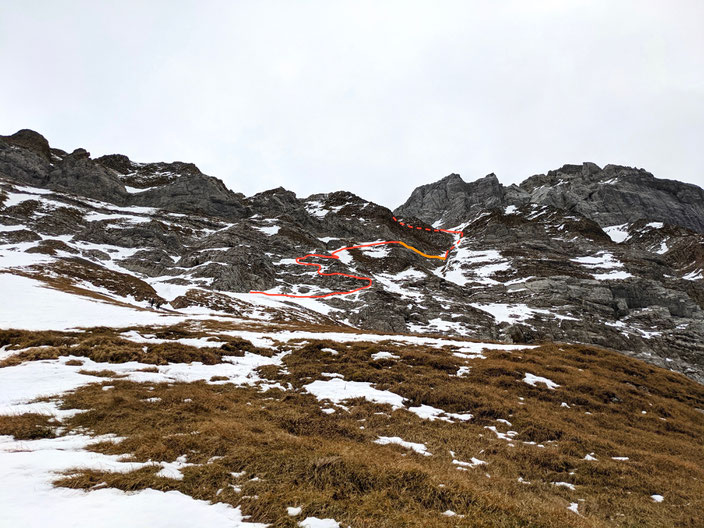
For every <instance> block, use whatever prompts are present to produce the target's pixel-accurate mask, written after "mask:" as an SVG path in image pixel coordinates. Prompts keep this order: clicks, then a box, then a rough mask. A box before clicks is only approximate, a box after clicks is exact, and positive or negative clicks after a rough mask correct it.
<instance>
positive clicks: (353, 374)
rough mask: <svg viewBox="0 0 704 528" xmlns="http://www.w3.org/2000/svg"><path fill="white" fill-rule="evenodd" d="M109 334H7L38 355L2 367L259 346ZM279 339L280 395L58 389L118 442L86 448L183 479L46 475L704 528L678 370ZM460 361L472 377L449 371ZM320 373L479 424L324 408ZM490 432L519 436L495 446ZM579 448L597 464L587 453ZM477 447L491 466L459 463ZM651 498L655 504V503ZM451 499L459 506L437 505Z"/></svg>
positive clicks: (266, 508) (350, 514)
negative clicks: (313, 391) (177, 467)
mask: <svg viewBox="0 0 704 528" xmlns="http://www.w3.org/2000/svg"><path fill="white" fill-rule="evenodd" d="M111 332H112V331H110V330H107V329H93V330H91V331H88V332H86V333H85V334H68V333H57V332H47V333H34V334H33V335H31V336H30V335H27V333H23V332H14V333H13V332H5V333H2V334H0V346H1V345H3V344H4V345H7V344H11V345H12V347H16V348H28V347H34V348H30V349H29V350H25V351H24V352H21V353H20V356H21V359H20V360H13V358H12V357H11V358H9V359H8V360H6V362H5V364H4V365H5V366H7V365H10V364H14V363H17V362H18V361H27V360H31V359H42V358H46V357H56V356H57V355H61V354H65V353H66V354H68V353H70V354H71V355H76V356H85V357H90V358H98V359H99V360H101V361H122V360H125V361H126V360H128V359H126V358H131V359H134V358H135V357H139V360H140V361H142V362H144V363H150V362H151V363H154V364H158V363H159V362H161V361H188V360H189V358H192V357H194V356H193V354H196V353H198V354H201V356H199V359H197V360H198V361H203V360H204V359H205V358H208V357H212V358H213V361H215V363H217V362H218V361H219V358H221V357H222V355H232V354H233V353H239V352H241V353H243V351H244V350H248V351H253V352H259V351H258V350H257V349H256V347H254V346H253V345H251V343H249V342H246V341H239V342H237V341H233V342H232V343H230V344H229V345H228V346H229V347H230V348H231V349H232V351H228V350H223V349H222V348H212V349H211V348H204V349H193V347H186V348H181V345H178V344H176V343H175V344H168V343H167V344H164V345H162V346H161V347H158V348H149V347H148V352H147V353H144V352H142V349H141V347H142V346H143V344H141V343H140V344H139V346H137V348H136V349H134V348H133V345H131V344H130V343H129V342H124V340H123V339H122V338H120V337H119V336H118V335H117V334H115V333H111ZM151 333H152V334H155V333H156V334H158V333H160V335H161V336H162V338H164V339H174V338H180V337H189V336H190V337H192V336H193V335H194V334H193V329H192V328H187V327H185V326H180V327H172V328H169V329H163V330H160V331H155V330H152V331H151ZM38 346H44V347H45V348H36V347H38ZM287 348H289V349H293V351H292V352H291V354H289V355H288V356H286V357H285V358H284V364H283V365H281V366H280V367H277V366H271V365H269V366H266V367H262V368H260V369H259V374H260V376H262V377H263V378H266V379H267V380H269V381H277V382H279V383H281V384H282V385H283V386H288V384H290V385H291V386H292V389H291V390H287V391H280V390H278V389H271V390H269V391H261V390H259V389H258V388H257V387H238V386H235V385H232V384H218V385H211V384H208V383H206V382H197V383H174V384H139V383H134V382H130V381H125V380H122V379H119V378H115V377H114V376H112V374H113V373H111V372H110V371H109V370H108V371H103V372H100V373H98V375H101V376H108V377H109V379H106V381H105V382H104V383H97V384H92V385H88V386H85V387H82V388H80V389H78V390H76V391H75V392H74V393H71V394H68V395H66V396H65V397H64V398H63V401H62V404H61V405H62V407H63V408H65V409H80V410H84V411H85V412H83V413H79V414H77V415H75V416H73V417H72V418H69V419H67V420H66V422H65V423H64V424H63V425H64V427H66V428H67V431H71V430H75V431H84V430H90V431H92V432H93V433H95V434H107V433H112V434H115V435H117V436H119V437H124V440H123V441H121V442H119V443H113V442H106V443H101V444H97V445H95V446H94V449H95V450H98V451H101V452H106V453H113V454H121V455H129V456H130V457H132V458H133V459H134V460H136V461H141V462H147V461H157V462H158V461H168V462H171V461H174V460H176V459H177V458H178V457H180V456H183V455H185V456H186V457H187V462H188V463H189V464H193V465H188V466H187V467H185V468H183V469H182V473H183V479H182V480H175V479H169V478H165V477H162V476H158V475H157V472H158V470H159V469H160V468H159V466H154V465H148V466H146V467H144V468H142V469H139V470H137V471H133V472H131V473H126V474H113V473H106V472H100V471H76V472H73V473H71V474H68V475H66V476H65V477H64V478H62V479H60V480H59V481H58V482H57V484H58V485H60V486H67V487H72V488H83V489H89V488H92V487H94V486H103V485H104V484H103V483H106V484H107V485H108V486H112V487H116V488H119V489H123V490H138V489H143V488H147V487H150V488H155V489H161V490H171V489H176V490H180V491H182V492H183V493H186V494H188V495H190V496H192V497H195V498H198V499H205V500H209V501H214V502H216V501H221V502H226V503H229V504H232V505H241V506H242V510H243V512H244V513H245V514H247V515H251V516H252V520H256V521H262V522H268V523H272V526H274V527H294V526H296V521H297V520H300V518H291V517H289V516H288V515H287V513H286V507H287V506H301V507H302V508H303V513H302V517H303V516H317V517H333V518H335V519H337V520H338V521H339V522H340V523H341V524H342V525H344V526H347V525H348V524H349V525H351V526H353V527H370V528H371V527H375V528H376V527H400V526H416V527H421V526H422V527H445V526H480V527H482V526H487V527H488V526H505V527H508V526H540V527H555V528H557V527H587V526H589V527H594V526H596V527H600V526H653V527H656V526H657V527H663V526H701V525H702V517H701V512H702V511H704V450H703V449H702V438H704V413H703V412H702V409H704V387H702V386H700V385H697V384H696V383H694V382H692V381H690V380H688V379H687V378H685V377H683V376H681V375H678V374H675V373H672V372H669V371H666V370H663V369H659V368H656V367H652V366H649V365H647V364H645V363H643V362H640V361H637V360H634V359H630V358H627V357H624V356H622V355H619V354H616V353H612V352H609V351H606V350H601V349H598V348H594V347H587V346H564V345H562V346H561V345H556V344H547V345H543V346H541V347H539V348H535V349H531V350H524V351H519V352H512V353H510V352H503V351H486V352H485V355H486V359H465V358H462V357H458V356H455V355H453V353H452V352H453V350H452V349H451V348H444V349H434V348H429V347H423V346H400V345H398V344H393V343H390V342H387V343H381V344H370V343H339V342H333V341H310V340H308V341H300V342H299V343H297V344H291V343H289V345H288V346H287ZM186 349H188V350H186ZM91 350H93V351H91ZM331 350H333V351H335V352H337V354H334V353H332V352H331ZM381 350H384V351H388V352H391V353H393V354H394V355H396V356H398V358H397V359H379V360H373V359H372V358H371V354H373V353H375V352H378V351H381ZM77 351H78V352H77ZM233 351H234V352H233ZM269 353H271V351H269ZM140 354H146V355H145V356H144V357H146V358H150V360H151V361H147V360H145V359H144V357H140ZM211 354H212V356H211ZM100 358H102V359H100ZM105 358H107V359H105ZM190 360H194V359H190ZM77 361H78V360H77ZM8 362H9V363H8ZM460 367H469V371H468V372H466V373H464V374H463V375H461V376H457V372H458V369H459V368H460ZM145 368H149V367H147V366H145ZM323 373H337V374H340V375H342V376H344V378H345V379H346V380H348V381H363V382H371V383H373V384H374V386H375V387H376V388H377V389H380V390H389V391H392V392H394V393H397V394H399V395H401V396H403V397H404V398H405V399H406V402H407V406H418V405H430V406H433V407H437V408H440V409H442V410H444V411H446V412H456V413H467V412H469V413H472V414H473V415H474V418H473V419H472V420H470V421H468V422H460V421H457V420H455V421H454V422H452V423H450V422H446V421H442V420H435V421H429V420H424V419H421V418H419V417H418V416H417V415H416V414H413V413H411V412H409V411H408V410H407V409H398V410H393V409H392V408H391V407H389V406H386V405H379V404H374V403H370V402H368V401H366V400H363V399H356V400H350V401H347V402H345V404H344V405H345V407H346V409H345V408H342V407H339V406H337V407H335V406H333V405H330V404H327V403H321V402H319V401H317V400H316V399H315V398H314V397H313V396H312V395H310V394H308V393H306V392H305V390H304V386H305V385H306V384H308V383H310V382H312V381H314V380H324V379H329V377H326V376H324V375H323ZM526 373H531V374H534V375H536V376H543V377H546V378H549V379H550V380H552V381H554V382H555V383H557V384H559V387H557V388H556V389H554V390H550V389H548V388H546V387H545V386H543V385H540V384H539V385H538V386H537V387H533V386H531V385H529V384H527V383H525V382H523V378H524V376H525V374H526ZM93 374H94V375H95V374H96V373H93ZM217 379H220V377H219V376H215V378H214V379H213V381H217ZM104 385H111V386H112V387H113V388H111V389H109V390H103V389H102V386H104ZM323 409H326V410H327V411H328V412H323ZM329 409H334V412H332V413H329V412H330V411H329ZM328 413H329V414H328ZM46 420H47V419H45V418H43V417H38V416H34V415H25V416H20V417H6V418H4V419H3V420H2V421H0V434H3V433H4V434H13V435H15V436H17V437H18V438H21V437H23V436H24V437H32V436H31V435H40V436H38V437H41V435H42V434H53V431H54V428H53V427H52V424H51V423H50V422H48V421H46ZM507 422H509V423H510V425H509V423H507ZM489 427H491V428H494V427H495V428H496V431H497V432H498V433H501V434H509V433H508V431H515V433H510V436H509V437H508V439H502V438H499V437H498V435H497V434H496V433H495V432H494V431H493V430H491V429H488V428H489ZM47 431H48V433H47ZM380 436H387V437H394V436H398V437H401V438H402V439H403V440H405V441H409V442H416V443H422V444H424V445H425V446H426V448H427V450H428V451H429V452H430V453H432V456H423V455H421V454H417V453H414V452H413V451H410V450H407V449H404V448H402V447H400V446H397V445H379V444H376V443H374V440H376V439H378V437H380ZM541 446H542V447H541ZM451 452H452V453H454V455H453V454H451ZM588 454H592V455H591V456H593V457H594V458H596V459H597V460H585V456H586V455H588ZM612 457H628V460H614V459H613V458H612ZM472 458H476V459H479V460H481V461H484V462H485V464H477V465H476V466H475V467H469V466H466V465H465V466H460V465H458V464H457V463H453V460H457V461H462V462H466V463H469V462H471V461H472ZM460 468H461V469H460ZM462 469H464V470H462ZM555 482H567V483H570V484H572V485H574V486H575V489H574V490H571V489H569V488H568V487H564V486H557V485H555V484H553V483H555ZM653 494H661V495H664V496H665V501H664V502H662V503H655V502H654V501H653V500H652V499H651V498H650V496H651V495H653ZM570 503H578V511H579V514H576V513H573V512H572V511H569V510H568V509H567V507H568V506H569V504H570ZM447 510H451V511H453V512H455V513H456V514H458V515H457V516H453V517H450V516H446V515H444V514H443V513H444V512H446V511H447ZM302 517H301V518H302Z"/></svg>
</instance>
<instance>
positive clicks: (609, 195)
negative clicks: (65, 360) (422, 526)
mask: <svg viewBox="0 0 704 528" xmlns="http://www.w3.org/2000/svg"><path fill="white" fill-rule="evenodd" d="M443 230H446V231H458V232H459V231H461V232H463V236H462V238H461V239H460V238H459V236H458V235H457V234H453V233H451V232H450V233H448V232H446V231H443ZM389 241H391V242H403V245H402V244H400V243H393V244H382V242H389ZM455 245H456V248H455V249H453V250H452V251H450V252H449V255H448V257H447V259H444V260H443V259H441V258H428V256H440V255H444V254H445V252H446V251H447V250H448V249H449V248H451V247H453V246H455ZM354 246H365V247H354ZM408 246H410V247H411V248H413V249H414V250H410V249H409V248H408ZM341 248H351V249H348V250H345V251H341V252H340V251H339V250H340V249H341ZM333 253H334V255H333ZM306 255H309V256H308V257H306V258H305V259H302V258H301V257H305V256H306ZM297 259H300V262H299V261H297ZM301 264H319V265H320V266H321V270H322V271H323V272H324V273H327V274H328V275H320V274H318V273H317V268H316V266H315V265H301ZM0 272H5V273H11V274H15V275H21V276H23V277H27V278H31V279H33V280H38V281H42V282H43V283H46V284H48V285H50V286H52V287H59V286H60V287H62V288H70V291H71V292H72V293H74V294H76V295H90V296H96V295H98V296H100V298H101V299H102V300H104V301H105V302H114V303H121V304H123V305H130V306H136V307H139V308H140V309H142V310H151V309H152V307H151V304H153V301H157V304H161V305H162V306H163V309H162V311H164V310H168V311H169V313H181V314H191V313H194V314H195V313H206V312H207V313H210V314H216V315H219V316H222V317H237V318H243V319H246V318H255V319H262V318H269V319H271V320H273V321H297V322H302V323H304V322H315V323H322V324H329V325H336V326H338V327H345V326H348V327H349V326H353V327H358V328H363V329H370V330H376V331H381V332H401V333H426V334H451V335H460V336H466V337H471V338H481V339H492V340H499V341H504V342H509V343H534V342H542V341H564V342H582V343H590V344H595V345H601V346H604V347H608V348H612V349H616V350H619V351H621V352H623V353H626V354H629V355H633V356H636V357H639V358H642V359H645V360H647V361H650V362H652V363H655V364H658V365H661V366H665V367H667V368H670V369H673V370H677V371H680V372H683V373H685V374H686V375H688V376H690V377H692V378H693V379H695V380H698V381H700V382H703V381H704V311H703V308H704V280H703V274H704V191H703V190H702V189H701V188H699V187H696V186H694V185H688V184H684V183H680V182H676V181H667V180H660V179H657V178H655V177H653V176H652V175H651V174H649V173H647V172H645V171H643V170H639V169H632V168H628V167H620V166H615V165H607V166H606V167H604V169H600V168H599V167H598V166H596V165H594V164H592V163H585V164H583V165H565V166H563V167H562V168H561V169H558V170H556V171H551V172H549V173H548V174H547V175H538V176H532V177H530V178H528V179H527V180H525V181H524V182H523V183H521V184H520V185H511V186H503V185H501V183H500V182H499V181H498V179H497V178H496V176H494V175H489V176H486V177H485V178H482V179H479V180H477V181H474V182H469V183H467V182H465V181H463V180H462V178H461V177H460V176H458V175H456V174H453V175H450V176H448V177H446V178H443V179H442V180H440V181H438V182H436V183H433V184H430V185H424V186H422V187H419V188H417V189H416V190H414V191H413V193H412V194H411V196H410V198H409V199H408V201H407V202H406V203H405V204H404V205H402V206H401V207H399V208H398V209H396V210H395V211H394V212H392V211H390V210H389V209H387V208H385V207H382V206H379V205H377V204H374V203H372V202H369V201H366V200H364V199H362V198H360V197H358V196H355V195H353V194H351V193H348V192H344V191H340V192H333V193H328V194H319V195H313V196H309V197H307V198H299V197H297V196H296V195H295V194H294V193H292V192H290V191H287V190H285V189H282V188H279V189H273V190H270V191H266V192H262V193H259V194H256V195H254V196H250V197H245V196H243V195H242V194H239V193H235V192H232V191H230V190H229V189H227V187H226V186H225V185H224V184H223V183H222V182H221V181H220V180H218V179H216V178H213V177H210V176H206V175H204V174H202V173H201V172H200V170H198V168H197V167H196V166H195V165H193V164H190V163H182V162H174V163H146V164H145V163H136V162H133V161H131V160H130V159H129V158H127V157H126V156H123V155H110V156H102V157H100V158H96V159H92V158H91V157H90V155H89V153H88V152H86V151H85V150H83V149H76V150H74V151H73V152H71V153H70V154H69V153H67V152H64V151H63V150H60V149H56V148H51V147H50V145H49V143H48V142H47V141H46V139H45V138H43V137H42V136H41V135H40V134H38V133H36V132H32V131H28V130H23V131H20V132H18V133H16V134H13V135H11V136H3V137H0ZM331 274H338V275H331ZM369 280H371V287H369V288H365V289H361V290H360V291H357V292H356V293H352V294H349V295H329V296H327V297H322V296H325V295H328V294H330V293H335V292H346V291H352V290H355V289H359V288H360V287H362V286H365V285H368V284H369V282H368V281H369ZM252 291H258V292H264V293H268V294H287V295H292V296H297V297H283V296H272V295H264V294H261V293H250V292H252ZM315 296H318V297H315ZM150 301H151V302H150Z"/></svg>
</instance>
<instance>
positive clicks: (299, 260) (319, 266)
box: [249, 216, 464, 299]
mask: <svg viewBox="0 0 704 528" xmlns="http://www.w3.org/2000/svg"><path fill="white" fill-rule="evenodd" d="M393 219H394V221H396V222H398V224H399V225H402V226H404V227H407V228H409V229H420V230H423V229H424V230H425V231H433V232H434V233H452V234H455V235H459V236H458V237H457V240H456V241H455V243H454V244H453V245H452V246H451V247H450V248H449V249H448V250H447V251H445V254H444V255H426V254H425V253H423V252H422V251H420V250H418V249H416V248H414V247H413V246H409V245H408V244H406V243H405V242H402V241H401V240H389V241H386V242H371V243H369V244H360V245H358V246H347V247H342V248H340V249H336V250H335V251H333V252H332V253H331V254H330V255H320V254H318V253H308V254H307V255H304V256H302V257H298V258H297V259H296V264H300V265H301V266H314V267H316V268H317V270H316V273H317V274H318V275H322V276H323V277H332V276H335V275H337V276H340V277H349V278H351V279H357V280H361V281H367V284H365V285H364V286H360V287H359V288H355V289H354V290H350V291H340V292H330V293H324V294H322V295H294V294H290V293H268V292H263V291H250V292H249V293H258V294H261V295H267V296H269V297H294V298H297V299H321V298H323V297H332V296H333V295H349V294H350V293H356V292H358V291H361V290H366V289H367V288H371V287H372V282H373V281H372V279H371V277H360V276H358V275H350V274H348V273H323V271H322V269H323V265H322V264H318V263H316V262H302V261H303V260H305V259H307V258H308V257H318V258H324V259H335V260H339V259H340V257H338V256H337V254H338V253H340V252H341V251H349V250H350V249H359V248H366V247H374V246H384V245H386V244H399V245H401V246H403V247H405V248H407V249H410V250H411V251H415V252H416V253H418V254H419V255H421V256H423V257H426V258H432V259H440V260H446V259H447V257H448V256H449V255H450V251H452V250H453V249H455V248H456V247H457V246H458V245H459V243H460V241H461V240H462V237H463V236H464V231H452V230H450V229H431V228H429V227H425V228H424V227H419V226H412V225H410V224H406V223H404V222H401V221H400V220H398V219H397V218H396V217H395V216H394V217H393Z"/></svg>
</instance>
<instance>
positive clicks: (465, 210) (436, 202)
mask: <svg viewBox="0 0 704 528" xmlns="http://www.w3.org/2000/svg"><path fill="white" fill-rule="evenodd" d="M505 204H506V196H505V190H504V187H503V186H502V185H501V184H500V183H499V180H498V178H497V177H496V175H494V174H489V175H488V176H485V177H484V178H481V179H479V180H476V181H473V182H471V183H467V182H465V181H464V180H463V179H462V178H461V177H460V175H459V174H450V175H449V176H446V177H444V178H443V179H442V180H440V181H437V182H435V183H431V184H428V185H422V186H420V187H418V188H416V189H415V190H414V191H413V193H412V194H411V196H410V198H409V199H408V200H407V201H406V203H404V204H403V205H401V206H400V207H398V208H397V209H396V210H395V211H394V213H395V214H396V215H398V216H404V217H414V218H419V219H420V220H423V221H424V222H426V223H428V224H437V223H439V224H441V225H443V226H454V225H457V224H459V223H461V222H462V220H463V219H466V218H468V217H469V216H471V215H472V214H474V213H476V212H477V211H480V210H484V209H492V208H500V207H503V206H504V205H505Z"/></svg>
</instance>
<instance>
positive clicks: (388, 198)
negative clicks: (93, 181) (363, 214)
mask: <svg viewBox="0 0 704 528" xmlns="http://www.w3.org/2000/svg"><path fill="white" fill-rule="evenodd" d="M702 21H704V2H702V1H700V0H693V1H661V2H652V1H646V0H636V1H632V2H631V1H618V0H608V1H585V2H579V1H574V2H571V1H566V0H555V1H536V2H531V1H528V0H518V1H500V2H471V1H460V2H451V1H427V2H415V1H410V0H402V1H399V2H392V1H378V0H377V1H370V2H365V1H354V2H343V1H335V0H325V1H320V2H317V1H298V2H295V1H291V0H286V1H281V2H276V1H265V0H256V1H251V2H249V1H246V2H245V1H242V2H234V1H222V2H216V1H212V2H209V1H207V0H199V1H194V2H187V1H175V0H170V1H165V2H157V1H149V2H143V1H139V2H130V1H124V0H122V1H115V2H96V1H94V0H92V1H88V2H79V1H70V2H69V1H58V0H51V1H45V2H41V1H27V2H9V1H3V2H2V4H0V65H1V66H0V68H1V69H0V72H1V73H0V77H1V80H0V101H1V102H2V103H1V104H0V134H10V133H13V132H15V131H16V130H18V129H20V128H32V129H34V130H37V131H39V132H41V133H42V134H44V136H46V137H47V139H49V141H50V143H51V144H52V146H56V147H59V148H63V149H65V150H69V151H70V150H73V149H74V148H77V147H84V148H86V149H88V150H89V151H90V152H91V154H92V155H93V156H99V155H102V154H109V153H115V152H119V153H123V154H127V155H128V156H129V157H130V158H131V159H133V160H136V161H173V160H180V161H192V162H194V163H196V164H197V165H198V166H199V167H200V168H201V170H202V171H204V172H205V173H207V174H210V175H213V176H217V177H219V178H222V179H223V180H224V181H225V182H226V183H227V185H228V186H229V187H230V188H232V189H233V190H235V191H240V192H244V193H245V194H247V195H250V194H253V193H255V192H259V191H262V190H265V189H269V188H272V187H278V186H284V187H286V188H287V189H290V190H293V191H294V192H296V194H298V195H299V196H307V195H309V194H312V193H315V192H329V191H334V190H340V189H345V190H349V191H352V192H354V193H356V194H359V195H361V196H363V197H364V198H367V199H371V200H374V201H376V202H378V203H381V204H383V205H386V206H389V207H395V206H397V205H399V204H400V203H402V202H404V201H405V199H406V198H407V197H408V195H409V194H410V192H411V191H412V190H413V188H415V187H416V186H418V185H421V184H424V183H429V182H432V181H435V180H437V179H439V178H441V177H443V176H445V175H447V174H450V173H452V172H457V173H460V174H461V175H462V176H463V178H464V179H465V180H467V181H470V180H474V179H476V178H479V177H482V176H484V175H486V174H488V173H490V172H494V173H496V174H497V176H498V177H499V179H500V180H501V181H502V182H503V183H506V184H508V183H513V182H519V181H521V180H523V179H524V178H526V177H528V176H530V175H532V174H537V173H543V172H546V171H548V170H550V169H554V168H558V167H560V166H561V165H563V164H565V163H580V162H582V161H594V162H596V163H597V164H599V165H602V166H603V165H605V164H607V163H617V164H624V165H630V166H636V167H643V168H646V169H648V170H649V171H650V172H652V173H653V174H655V176H657V177H661V178H671V179H678V180H682V181H689V182H693V183H697V184H698V185H703V184H704V144H703V143H704V31H703V30H702Z"/></svg>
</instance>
